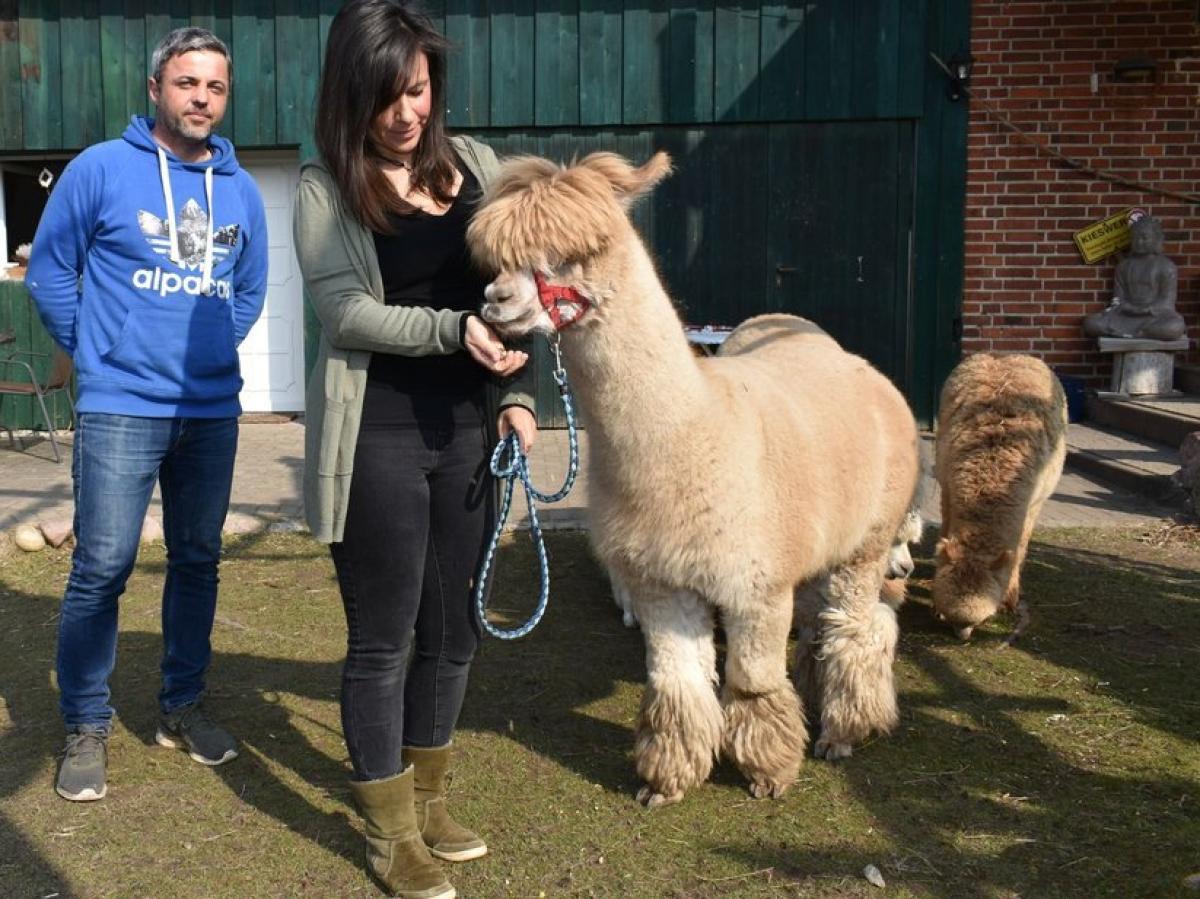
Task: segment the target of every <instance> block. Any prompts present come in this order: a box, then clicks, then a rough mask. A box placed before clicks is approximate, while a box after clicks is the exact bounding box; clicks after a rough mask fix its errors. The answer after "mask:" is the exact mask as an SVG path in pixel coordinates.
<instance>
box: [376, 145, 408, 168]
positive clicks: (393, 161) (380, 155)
mask: <svg viewBox="0 0 1200 899" xmlns="http://www.w3.org/2000/svg"><path fill="white" fill-rule="evenodd" d="M371 152H372V153H373V154H374V155H375V158H376V159H378V160H380V161H381V162H386V163H388V164H389V165H394V166H397V167H399V168H402V169H404V170H405V171H406V172H408V173H409V174H410V175H411V174H412V170H413V166H412V160H411V159H398V158H397V157H395V156H389V155H388V154H387V153H384V152H382V151H381V150H380V149H379V147H372V148H371Z"/></svg>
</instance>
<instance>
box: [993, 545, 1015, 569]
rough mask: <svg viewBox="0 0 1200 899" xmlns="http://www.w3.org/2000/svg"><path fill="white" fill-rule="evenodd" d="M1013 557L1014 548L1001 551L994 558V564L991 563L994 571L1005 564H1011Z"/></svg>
mask: <svg viewBox="0 0 1200 899" xmlns="http://www.w3.org/2000/svg"><path fill="white" fill-rule="evenodd" d="M1012 559H1013V554H1012V550H1011V549H1006V550H1004V551H1003V552H1002V553H1000V555H998V556H996V558H994V559H992V564H991V569H992V571H999V570H1000V569H1001V568H1003V567H1004V566H1005V565H1008V564H1010V563H1011V562H1012Z"/></svg>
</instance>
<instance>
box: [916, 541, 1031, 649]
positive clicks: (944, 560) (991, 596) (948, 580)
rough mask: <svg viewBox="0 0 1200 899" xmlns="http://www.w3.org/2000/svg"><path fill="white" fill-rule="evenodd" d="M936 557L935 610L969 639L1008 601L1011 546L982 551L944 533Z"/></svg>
mask: <svg viewBox="0 0 1200 899" xmlns="http://www.w3.org/2000/svg"><path fill="white" fill-rule="evenodd" d="M936 560H937V570H936V571H935V572H934V576H933V609H934V612H935V613H937V615H938V617H939V618H941V619H943V620H944V621H946V622H947V623H948V624H949V625H950V626H951V627H953V628H954V630H955V632H956V633H957V634H958V636H959V637H961V638H962V639H964V640H966V639H968V638H969V637H970V636H971V632H972V631H973V630H974V629H975V628H976V627H978V626H979V625H981V624H983V622H985V621H987V620H988V619H989V618H991V617H992V616H993V615H995V614H996V612H998V611H999V610H1000V608H1001V607H1002V606H1003V605H1004V601H1005V591H1006V590H1007V588H1008V582H1009V578H1010V576H1011V575H1012V566H1013V554H1012V552H1011V551H1010V550H1007V549H1005V550H1001V551H1000V552H999V553H996V554H980V553H978V552H973V551H971V550H970V549H968V548H967V547H965V546H964V545H963V544H962V541H960V540H959V539H958V538H957V537H943V538H942V539H941V540H939V541H938V544H937V550H936Z"/></svg>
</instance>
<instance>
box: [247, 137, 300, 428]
mask: <svg viewBox="0 0 1200 899" xmlns="http://www.w3.org/2000/svg"><path fill="white" fill-rule="evenodd" d="M242 165H243V167H244V168H245V169H246V171H247V172H249V173H250V175H251V176H252V177H253V178H254V180H255V181H256V182H258V187H259V190H260V191H262V198H263V205H265V206H266V209H267V233H268V236H269V238H270V243H269V248H270V249H269V255H270V271H269V274H268V279H267V280H268V287H267V301H266V304H265V305H264V307H263V313H262V317H261V318H260V319H259V320H258V322H257V323H256V324H255V325H254V327H253V328H252V329H251V331H250V333H249V335H247V337H246V339H245V340H244V341H243V342H242V346H241V349H240V350H239V351H238V354H239V355H240V356H241V360H242V378H243V379H244V380H245V382H246V383H245V384H244V385H243V387H242V393H241V401H242V411H243V412H303V411H304V293H303V290H302V287H301V282H300V270H299V267H298V266H297V264H296V254H295V251H294V250H293V248H292V202H293V199H294V197H295V195H296V181H297V179H298V178H299V175H300V167H299V166H298V165H297V164H296V163H295V162H294V161H290V162H271V163H266V162H250V163H246V162H243V163H242Z"/></svg>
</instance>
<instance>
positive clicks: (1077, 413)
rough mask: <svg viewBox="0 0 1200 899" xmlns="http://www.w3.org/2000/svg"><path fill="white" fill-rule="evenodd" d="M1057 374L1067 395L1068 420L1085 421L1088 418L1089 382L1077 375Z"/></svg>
mask: <svg viewBox="0 0 1200 899" xmlns="http://www.w3.org/2000/svg"><path fill="white" fill-rule="evenodd" d="M1055 374H1056V375H1058V381H1059V383H1060V384H1062V389H1063V393H1065V394H1066V395H1067V420H1068V421H1071V422H1076V421H1083V420H1084V419H1085V418H1087V382H1085V381H1084V380H1083V378H1079V377H1076V376H1075V375H1064V374H1059V373H1058V372H1055Z"/></svg>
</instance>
